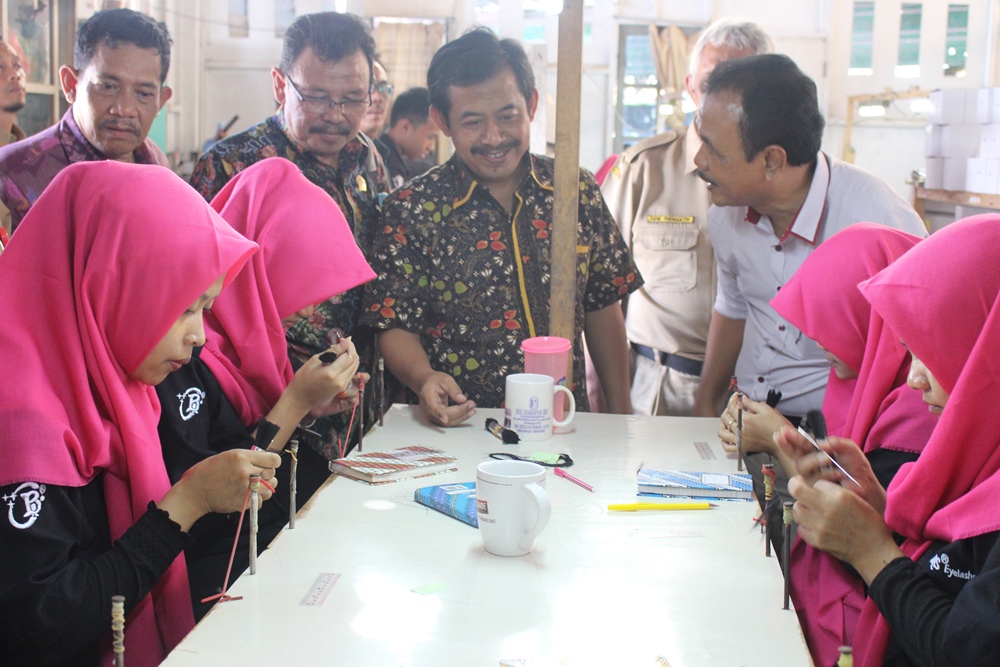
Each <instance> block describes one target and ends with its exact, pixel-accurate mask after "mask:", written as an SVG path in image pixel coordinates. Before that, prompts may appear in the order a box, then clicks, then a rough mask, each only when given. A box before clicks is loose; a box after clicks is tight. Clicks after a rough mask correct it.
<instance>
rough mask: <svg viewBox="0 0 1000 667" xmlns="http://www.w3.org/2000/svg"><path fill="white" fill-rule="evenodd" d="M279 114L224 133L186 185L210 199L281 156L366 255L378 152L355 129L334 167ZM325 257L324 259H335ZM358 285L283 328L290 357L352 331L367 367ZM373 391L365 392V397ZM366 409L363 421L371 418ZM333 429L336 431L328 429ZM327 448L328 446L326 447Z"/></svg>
mask: <svg viewBox="0 0 1000 667" xmlns="http://www.w3.org/2000/svg"><path fill="white" fill-rule="evenodd" d="M286 129H287V125H286V124H285V119H284V115H283V114H282V113H281V112H280V111H279V112H278V113H277V114H275V115H274V116H271V117H270V118H268V119H267V120H265V121H264V122H262V123H260V124H258V125H255V126H254V127H251V128H250V129H248V130H244V131H243V132H240V133H239V134H236V135H233V136H231V137H227V138H225V139H223V140H222V141H220V142H218V143H216V144H215V145H214V146H212V147H211V148H210V149H209V150H208V151H207V152H206V153H205V154H204V155H202V156H201V159H200V160H198V164H196V165H195V168H194V173H192V174H191V185H193V186H194V188H195V189H196V190H197V191H198V192H199V193H200V194H201V196H202V197H204V198H205V199H206V200H208V201H211V200H212V198H213V197H214V196H215V195H216V194H218V192H219V190H221V189H222V188H223V186H225V184H226V183H228V182H229V180H230V179H231V178H232V177H233V175H234V174H236V173H238V172H240V171H243V170H244V169H246V168H247V167H249V166H251V165H253V164H256V163H257V162H260V161H261V160H264V159H266V158H269V157H283V158H285V159H287V160H289V161H290V162H292V163H294V164H295V166H297V167H298V168H299V169H300V170H302V173H303V175H304V176H305V177H306V178H308V179H309V180H310V181H311V182H312V183H314V184H315V185H318V186H319V187H321V188H322V189H323V190H324V191H325V192H326V193H327V194H329V195H330V196H331V197H332V198H333V200H334V201H335V202H336V203H337V205H338V206H339V207H340V210H341V211H343V213H344V217H345V218H346V219H347V223H348V224H349V225H350V226H351V229H352V230H354V239H355V241H357V243H358V247H360V248H361V251H362V252H364V254H365V256H366V257H368V256H369V249H370V247H371V238H372V234H373V232H374V230H375V229H376V228H377V227H378V225H379V210H380V208H381V204H382V200H383V199H384V198H385V195H386V193H388V191H389V187H388V181H387V180H386V176H385V169H384V167H383V165H382V158H381V156H379V154H378V151H377V150H376V149H375V146H374V144H373V143H372V142H371V140H370V139H368V138H367V137H365V136H364V135H363V134H359V135H358V136H357V137H356V138H354V139H352V140H351V141H350V142H348V143H347V145H346V146H345V147H344V148H343V149H342V150H341V152H340V159H339V162H338V165H337V167H331V166H329V165H327V164H325V163H323V162H320V161H319V160H317V159H316V158H315V157H313V156H312V155H311V154H309V153H305V152H302V151H300V150H299V149H298V148H296V146H295V144H294V143H293V142H292V141H291V140H290V139H289V138H288V135H287V134H286ZM336 261H337V258H336V257H331V258H330V262H331V264H332V263H333V262H336ZM363 292H364V290H363V288H362V287H356V288H354V289H352V290H349V291H347V292H344V293H343V294H338V295H336V296H334V297H333V298H332V299H329V300H328V301H324V302H323V303H321V304H318V305H317V307H316V312H315V313H314V314H313V315H312V317H309V318H307V319H304V320H301V321H300V322H299V323H298V324H296V325H295V326H293V327H292V328H291V329H289V331H288V335H287V338H288V345H289V349H290V351H291V352H292V360H293V363H296V364H298V363H300V362H301V361H302V359H303V357H306V358H307V357H309V356H312V355H314V354H316V353H318V352H322V351H323V350H325V349H327V348H329V347H330V346H331V345H333V344H334V343H335V342H336V334H338V333H340V334H343V335H345V336H353V341H354V344H355V346H356V347H357V349H358V353H359V355H360V358H361V370H362V371H365V372H369V373H370V372H371V369H372V368H373V366H374V364H373V358H374V354H375V344H374V339H373V338H372V337H371V336H366V335H364V334H359V335H355V329H356V327H357V324H358V316H359V314H360V312H361V308H362V294H363ZM374 395H375V392H374V391H371V392H367V393H366V399H368V402H370V401H371V399H372V398H373V397H374ZM373 417H374V414H372V413H370V414H369V415H368V417H367V419H366V420H365V423H366V425H370V424H371V423H372V419H373ZM342 421H344V420H342V419H341V418H340V416H339V415H335V416H333V417H332V418H330V419H324V420H321V421H320V422H319V423H318V425H317V426H316V427H315V428H316V429H319V430H320V432H321V434H322V435H323V436H324V438H327V440H328V442H329V440H330V439H331V438H332V440H333V441H336V438H337V437H338V436H343V435H344V433H343V431H345V430H346V428H347V425H348V424H347V423H346V422H344V423H341V422H342ZM333 431H336V433H333ZM326 451H327V452H328V453H329V452H331V451H333V449H332V448H330V447H327V448H326Z"/></svg>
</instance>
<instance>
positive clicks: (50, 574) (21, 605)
mask: <svg viewBox="0 0 1000 667" xmlns="http://www.w3.org/2000/svg"><path fill="white" fill-rule="evenodd" d="M254 250H255V245H254V244H253V243H252V242H250V241H247V240H246V239H244V238H242V237H241V236H239V235H238V234H237V233H235V232H234V231H233V230H232V229H231V228H230V227H229V225H227V224H226V223H225V222H224V221H223V220H221V219H220V218H219V217H218V215H217V214H216V213H215V212H214V211H212V210H211V209H210V208H209V207H208V206H207V205H206V204H205V203H204V201H203V200H201V199H200V198H199V197H198V195H197V193H195V192H194V191H193V190H191V188H190V187H189V186H188V185H187V184H185V183H184V182H183V181H181V180H180V179H179V178H177V177H176V176H175V175H174V174H172V173H171V172H170V171H168V170H166V169H163V168H161V167H151V166H141V165H128V164H122V163H118V162H113V161H107V162H93V163H81V164H76V165H72V166H70V167H67V168H66V169H65V170H63V171H62V172H61V173H60V174H59V176H58V177H57V178H56V179H55V180H53V182H52V183H51V184H50V185H49V186H48V188H47V189H46V190H45V192H44V193H43V194H42V195H41V197H39V199H38V201H37V202H36V203H35V205H34V206H33V207H32V209H31V211H30V212H29V213H28V215H27V216H26V217H25V219H24V222H23V223H22V225H21V227H20V229H19V230H18V234H17V238H15V239H12V242H11V243H10V245H9V246H8V247H7V249H6V250H5V251H4V253H3V255H2V256H0V293H3V295H4V304H3V317H0V350H2V351H3V352H2V354H0V378H3V381H2V382H0V459H2V460H3V465H2V466H0V497H2V498H3V499H4V502H5V504H6V505H7V513H6V516H5V517H4V518H3V519H2V520H0V544H2V545H3V548H2V549H0V613H2V614H3V616H4V626H5V627H4V631H3V633H0V655H3V659H4V661H8V660H9V661H10V662H11V663H12V664H66V665H96V664H98V661H99V660H100V662H101V663H102V664H109V662H110V659H111V658H110V648H109V643H108V642H109V640H108V637H109V634H110V633H109V630H110V622H109V619H110V608H111V596H113V595H123V596H124V597H125V607H126V611H127V614H128V616H127V621H126V623H127V627H128V632H127V637H126V645H125V649H126V651H127V654H128V661H129V664H130V665H140V666H143V665H155V664H158V663H159V662H160V661H161V660H162V659H163V658H164V656H165V655H166V653H167V652H168V651H169V650H170V649H171V648H173V647H174V646H175V645H176V644H177V643H178V642H179V641H180V640H181V638H182V637H183V636H184V635H185V634H186V633H187V631H188V630H189V629H190V628H191V627H192V624H193V619H192V616H191V604H190V597H189V593H188V586H187V577H186V571H185V566H184V561H183V560H182V559H178V558H177V556H178V555H179V554H180V552H181V550H182V549H183V548H184V547H186V546H187V545H188V544H189V543H190V537H189V536H188V535H187V532H186V531H187V530H188V529H189V528H190V526H191V525H192V524H193V523H194V522H195V521H196V520H197V519H199V518H200V517H201V516H202V515H204V514H206V513H208V512H232V511H236V510H239V509H240V508H241V507H242V503H243V497H244V494H245V491H246V488H247V478H248V475H249V474H250V473H252V472H258V473H261V474H262V477H264V478H270V477H272V476H273V470H272V468H274V467H276V466H279V465H280V463H281V460H280V457H278V456H277V455H275V454H270V453H266V452H249V451H242V452H228V453H226V454H223V455H220V456H217V457H213V458H211V459H207V460H205V461H203V462H202V463H201V464H200V465H198V466H197V467H195V468H192V469H191V471H190V473H189V475H188V476H186V477H185V478H184V479H183V480H181V481H180V482H178V483H177V484H174V485H173V486H171V484H170V481H169V480H168V478H167V474H166V469H165V468H164V465H163V458H162V455H161V453H160V444H159V441H158V438H157V433H156V423H157V420H158V418H159V403H158V401H157V400H156V395H155V393H154V390H153V388H152V386H151V385H154V384H156V383H157V382H160V381H162V380H163V378H164V377H166V375H167V374H168V373H169V372H170V371H172V370H175V369H177V368H178V367H180V366H182V365H184V364H185V363H187V361H188V359H189V358H190V355H191V351H192V349H193V348H194V347H195V346H197V345H201V344H202V343H203V342H204V328H203V326H202V312H203V310H204V309H205V308H207V307H209V306H210V305H211V303H212V301H214V299H215V298H216V296H218V294H219V291H220V290H221V289H222V287H223V286H224V284H225V283H227V282H230V281H232V279H233V277H234V276H235V275H236V273H238V271H239V269H240V267H241V266H242V265H243V263H244V262H245V261H246V260H247V258H248V257H249V256H250V255H251V254H252V253H253V252H254ZM263 495H264V496H268V495H269V494H268V493H266V492H265V493H264V494H263ZM102 656H103V657H102Z"/></svg>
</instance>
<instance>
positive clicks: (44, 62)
mask: <svg viewBox="0 0 1000 667" xmlns="http://www.w3.org/2000/svg"><path fill="white" fill-rule="evenodd" d="M0 13H2V18H0V20H2V23H3V25H6V26H7V32H6V35H5V37H6V41H7V43H8V44H10V45H11V47H12V48H13V49H14V50H15V51H16V52H17V53H18V55H20V56H21V63H22V64H23V65H24V69H25V73H26V74H27V85H26V88H27V90H28V96H27V100H26V104H25V107H24V108H23V109H22V110H21V111H20V112H18V114H17V124H18V125H19V126H20V127H21V129H22V130H24V131H25V132H26V133H27V134H28V135H29V136H30V135H32V134H34V133H36V132H40V131H42V130H44V129H45V128H47V127H49V126H50V125H52V124H53V123H55V122H56V120H57V119H58V118H59V116H60V115H61V112H62V111H65V106H61V102H62V101H63V100H64V98H63V96H62V94H61V91H60V90H59V81H58V78H57V76H56V69H57V68H58V66H59V64H60V63H63V62H71V61H72V60H73V35H74V33H73V26H74V24H75V22H76V6H75V2H74V1H73V0H52V1H51V2H38V1H37V0H11V1H9V2H0Z"/></svg>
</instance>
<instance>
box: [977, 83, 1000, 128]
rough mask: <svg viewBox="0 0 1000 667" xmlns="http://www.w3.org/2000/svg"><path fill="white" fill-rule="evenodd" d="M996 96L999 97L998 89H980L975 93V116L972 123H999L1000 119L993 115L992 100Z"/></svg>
mask: <svg viewBox="0 0 1000 667" xmlns="http://www.w3.org/2000/svg"><path fill="white" fill-rule="evenodd" d="M997 95H1000V88H980V89H979V90H977V91H976V114H975V120H973V121H972V122H974V123H979V124H980V125H989V124H990V123H1000V118H998V117H994V114H993V99H994V97H996V96H997Z"/></svg>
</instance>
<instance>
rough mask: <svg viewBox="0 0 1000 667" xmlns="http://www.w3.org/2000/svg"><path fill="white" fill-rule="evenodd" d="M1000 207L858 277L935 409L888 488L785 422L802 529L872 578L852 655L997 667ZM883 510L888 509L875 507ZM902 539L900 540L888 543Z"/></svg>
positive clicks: (783, 439) (838, 450)
mask: <svg viewBox="0 0 1000 667" xmlns="http://www.w3.org/2000/svg"><path fill="white" fill-rule="evenodd" d="M998 245H1000V216H997V215H985V216H976V217H973V218H968V219H966V220H962V221H959V222H956V223H953V224H952V225H949V226H948V227H946V228H945V229H943V230H941V231H939V232H936V233H935V234H933V235H931V237H930V238H928V239H927V240H925V241H923V242H921V243H920V244H918V245H917V247H915V248H914V249H913V250H912V251H910V252H909V253H907V254H906V255H905V256H904V257H902V258H901V259H900V260H899V261H897V262H896V263H894V264H893V265H892V266H890V267H889V268H887V269H885V270H884V271H882V272H880V273H879V274H878V275H876V276H875V277H874V278H872V279H871V280H869V281H867V282H866V283H864V284H862V286H861V292H862V294H863V295H864V296H865V297H866V298H867V299H868V300H869V301H870V302H871V304H872V308H873V309H874V310H875V311H876V312H877V313H878V314H879V315H881V316H882V318H883V319H884V320H885V322H886V324H887V325H888V326H889V328H890V329H891V330H892V331H893V332H894V333H895V334H897V335H898V336H899V337H900V338H901V339H902V340H903V342H904V343H905V345H906V347H907V348H908V349H909V350H910V352H911V353H912V355H913V361H912V364H911V367H910V373H909V377H908V382H909V384H910V386H911V387H913V388H914V389H917V390H919V391H920V392H921V394H922V398H923V401H924V403H926V404H927V409H928V410H929V412H930V413H931V414H934V415H939V416H940V419H939V422H938V424H937V426H936V427H935V429H934V432H933V434H932V435H931V438H930V440H929V441H928V443H927V445H926V447H925V448H924V450H923V452H922V453H921V455H920V458H919V459H918V460H917V461H916V462H915V463H908V464H906V465H904V466H903V467H902V468H901V469H900V470H899V472H898V473H897V475H896V477H895V478H894V479H893V482H892V484H891V485H890V487H889V490H888V493H886V492H885V491H884V490H883V489H882V488H881V487H880V486H878V485H877V484H875V483H874V476H873V474H872V472H871V467H870V466H869V465H868V461H867V459H866V458H865V457H864V456H860V455H859V454H857V453H856V450H854V449H852V448H851V447H848V446H845V442H844V441H843V440H841V439H838V438H831V439H830V442H829V443H826V444H825V445H824V449H825V450H827V451H829V452H830V453H832V454H835V455H836V456H837V457H838V459H839V461H840V463H841V464H842V465H844V467H845V468H846V469H847V470H848V471H849V472H850V473H851V474H852V475H854V476H855V477H856V478H858V480H859V481H861V483H862V487H861V488H859V487H857V486H856V485H854V484H853V483H851V482H850V481H846V480H844V479H843V476H842V475H840V474H839V473H836V472H831V471H829V470H827V469H826V466H825V463H826V460H825V455H824V454H818V453H814V452H812V451H810V450H811V446H809V445H808V443H806V442H805V441H804V440H803V439H802V438H801V437H800V436H798V435H797V434H796V433H795V432H794V431H792V430H791V429H788V428H786V429H783V430H782V432H781V433H780V434H779V436H778V438H777V439H778V443H779V445H781V446H782V447H783V448H786V449H787V450H788V451H790V452H793V453H794V454H795V455H796V456H798V459H797V464H798V469H799V472H800V474H801V477H795V478H793V479H792V480H791V481H790V483H789V490H790V491H791V493H792V495H794V496H795V497H796V498H797V499H798V502H797V503H796V505H795V517H796V520H797V521H798V522H799V524H800V525H799V536H800V537H801V538H802V539H804V540H805V541H806V542H808V543H809V544H811V545H813V546H815V547H817V548H819V549H822V550H824V551H826V552H828V553H830V554H831V555H833V556H835V557H836V558H838V559H840V560H842V561H844V562H846V563H848V564H849V565H851V566H852V567H853V568H854V569H855V570H856V571H857V572H858V574H859V575H860V576H861V577H862V578H863V579H864V581H865V582H866V583H867V584H868V586H869V598H868V600H867V601H866V602H865V605H864V609H863V611H862V614H861V617H860V619H859V621H858V629H857V634H856V636H855V641H854V649H855V651H854V655H855V664H856V665H862V666H872V665H963V666H968V665H997V664H1000V595H998V593H997V591H1000V546H998V543H997V538H998V536H1000V447H998V444H1000V411H998V410H996V409H993V407H992V405H993V403H995V401H996V396H997V392H998V390H1000V382H998V381H997V378H998V373H1000V364H998V361H997V359H998V356H997V350H998V349H1000V271H998V270H997V265H996V248H997V246H998ZM883 508H884V511H883ZM894 535H895V536H897V538H898V539H901V540H902V543H901V544H900V545H899V546H897V542H898V540H897V539H894Z"/></svg>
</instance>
